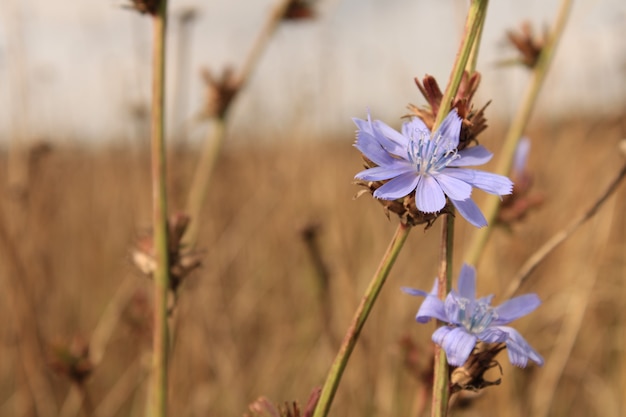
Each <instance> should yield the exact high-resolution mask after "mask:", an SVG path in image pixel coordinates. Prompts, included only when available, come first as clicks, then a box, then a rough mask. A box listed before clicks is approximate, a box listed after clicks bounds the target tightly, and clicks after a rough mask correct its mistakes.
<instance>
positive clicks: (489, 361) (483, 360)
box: [450, 342, 506, 393]
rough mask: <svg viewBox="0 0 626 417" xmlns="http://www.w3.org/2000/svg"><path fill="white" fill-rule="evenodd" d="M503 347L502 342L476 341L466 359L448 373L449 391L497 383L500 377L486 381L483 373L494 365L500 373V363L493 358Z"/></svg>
mask: <svg viewBox="0 0 626 417" xmlns="http://www.w3.org/2000/svg"><path fill="white" fill-rule="evenodd" d="M505 347H506V346H505V344H504V343H483V342H478V343H477V344H476V346H475V347H474V350H473V351H472V353H471V354H470V356H469V358H467V361H466V362H465V363H464V364H463V365H462V366H459V367H458V368H454V370H452V374H451V375H450V389H451V392H452V393H455V392H458V391H461V390H469V391H478V390H481V389H483V388H485V387H489V386H491V385H499V384H500V382H501V379H499V378H498V379H496V380H495V381H487V380H485V377H484V375H485V372H487V371H488V370H490V369H492V368H495V367H498V368H499V369H500V373H502V368H501V367H500V364H499V363H498V362H497V361H496V360H495V359H494V358H495V357H496V355H497V354H498V353H499V352H500V351H501V350H502V349H504V348H505Z"/></svg>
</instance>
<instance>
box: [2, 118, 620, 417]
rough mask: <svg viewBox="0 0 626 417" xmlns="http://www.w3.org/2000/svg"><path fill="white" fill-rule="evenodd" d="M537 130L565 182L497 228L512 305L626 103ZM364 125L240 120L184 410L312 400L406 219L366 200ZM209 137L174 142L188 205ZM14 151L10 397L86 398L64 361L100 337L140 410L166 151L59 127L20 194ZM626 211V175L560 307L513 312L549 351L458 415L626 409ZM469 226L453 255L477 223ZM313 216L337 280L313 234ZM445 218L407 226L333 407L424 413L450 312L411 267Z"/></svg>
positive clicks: (573, 250)
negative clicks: (76, 137)
mask: <svg viewBox="0 0 626 417" xmlns="http://www.w3.org/2000/svg"><path fill="white" fill-rule="evenodd" d="M503 133H504V128H503V127H499V126H497V124H496V125H495V126H494V127H492V128H490V129H489V130H488V131H487V132H486V133H485V134H484V136H483V137H484V138H483V140H482V143H483V144H485V145H486V146H487V147H489V148H490V149H491V150H493V151H497V148H498V141H499V138H501V137H502V135H503ZM529 136H531V137H532V139H533V149H532V154H531V159H530V168H531V169H532V171H533V173H534V176H535V185H534V191H535V192H537V193H540V194H542V195H543V196H544V198H545V201H544V203H543V205H542V206H541V207H540V208H539V209H537V210H535V211H533V212H531V213H530V214H529V215H528V216H527V218H526V219H525V220H524V221H522V222H520V223H517V224H515V225H514V226H513V228H512V230H505V229H503V228H500V229H498V230H496V231H495V233H494V235H493V236H492V240H491V241H490V244H489V247H488V249H487V251H486V253H485V254H484V256H483V258H482V260H481V262H480V264H479V265H478V285H479V293H483V294H486V293H495V294H496V303H497V302H499V301H502V299H501V298H499V297H498V295H499V294H501V293H502V292H503V291H504V290H505V289H506V287H507V283H508V280H509V279H510V277H511V276H512V275H513V274H514V273H515V272H516V271H517V270H518V268H519V267H520V265H521V264H522V263H523V262H524V261H525V260H526V258H527V257H528V256H529V255H530V254H532V253H533V252H534V251H535V250H536V249H537V248H538V247H539V246H540V245H541V244H542V243H544V242H545V241H546V240H547V239H549V238H550V237H551V236H553V235H554V234H555V233H556V232H558V231H560V230H561V229H563V228H564V227H566V226H567V225H568V223H569V222H570V221H571V220H572V219H573V218H574V217H576V216H578V215H579V214H581V213H582V212H583V211H585V210H586V209H587V208H588V207H590V206H591V205H592V204H593V202H594V201H595V199H596V198H597V197H598V196H599V195H600V194H601V193H602V192H603V190H604V189H605V188H606V186H607V185H608V184H609V182H610V181H611V180H612V178H613V177H614V176H615V174H616V173H617V171H618V170H619V168H620V167H621V164H622V163H623V161H624V159H623V157H621V156H620V154H619V152H618V151H617V143H618V142H619V140H620V139H621V138H623V137H625V136H626V121H625V120H615V119H613V120H608V119H607V120H603V119H602V120H600V119H594V120H578V119H576V120H569V121H550V122H546V121H543V122H541V121H535V122H533V126H532V129H531V131H530V132H529ZM351 141H352V137H350V135H348V136H346V137H344V138H341V139H340V140H337V141H333V142H330V141H325V142H322V141H320V142H318V143H314V144H313V143H308V144H304V143H302V142H299V143H297V144H281V146H280V147H278V146H276V147H271V146H268V147H259V148H254V147H250V146H249V145H248V144H247V143H245V142H244V139H242V138H232V140H231V142H230V143H229V146H228V147H227V149H226V150H225V152H224V154H223V157H222V158H221V159H220V161H219V164H218V166H217V169H216V173H215V176H214V181H213V183H212V186H211V190H210V193H209V197H208V201H207V203H206V208H205V210H204V212H203V217H202V218H201V219H199V221H200V222H201V232H200V238H199V247H200V249H201V250H202V252H203V266H202V268H201V269H200V270H199V271H197V272H195V273H194V274H193V275H192V276H191V277H189V278H188V279H187V280H186V281H185V282H184V283H183V286H182V288H181V291H180V296H179V299H178V303H177V308H176V310H175V314H174V318H173V321H174V323H175V335H174V339H175V340H174V344H173V357H172V362H171V368H170V371H171V402H170V411H171V415H173V416H181V417H187V416H189V417H200V416H242V415H243V414H244V413H246V412H247V410H248V404H249V403H251V402H252V401H254V400H255V399H256V398H257V397H259V396H260V395H265V396H267V397H268V398H270V399H271V400H272V401H275V402H282V401H286V400H289V401H291V400H298V401H299V403H300V404H302V405H304V404H305V403H306V400H307V397H308V395H309V393H310V392H311V390H312V388H313V387H314V386H316V385H320V384H321V383H322V382H323V379H324V377H325V375H326V372H327V370H328V367H329V365H330V362H331V360H332V358H333V356H334V353H335V351H336V348H337V346H338V340H340V339H341V337H342V335H343V333H344V331H345V329H346V326H347V325H348V323H349V321H350V319H351V316H352V313H353V310H354V308H355V307H356V305H357V303H358V300H359V298H360V297H361V294H362V292H363V291H364V289H365V286H366V285H367V282H368V281H369V279H370V277H371V274H372V273H373V272H374V270H375V268H376V266H377V263H378V260H379V259H380V257H381V255H382V253H383V252H384V250H385V247H386V245H387V243H388V240H389V238H390V237H391V235H392V234H393V231H394V229H395V225H396V223H397V219H395V218H392V219H390V220H387V219H386V218H385V216H384V215H383V212H382V210H381V207H380V206H379V205H378V204H377V203H376V202H374V201H372V200H371V198H370V197H368V196H363V197H361V198H359V199H357V200H353V199H352V197H353V196H354V194H355V193H356V192H357V191H358V189H357V188H356V187H355V186H354V185H352V184H351V181H352V177H353V175H354V174H355V173H356V172H357V171H358V170H360V168H361V162H360V157H359V155H358V153H357V151H356V150H354V149H353V148H352V147H351V146H350V145H351ZM496 155H497V153H496ZM196 157H197V153H196V152H191V151H186V152H182V151H180V152H172V153H171V154H170V155H169V162H170V166H169V174H170V197H171V207H172V209H179V208H183V207H184V202H185V198H186V191H187V184H189V181H190V177H191V175H192V173H193V169H194V164H195V162H196ZM7 158H8V157H7V154H6V152H3V153H2V154H1V156H0V166H1V167H3V168H2V169H1V170H0V195H1V196H2V199H1V200H0V201H1V203H0V209H1V212H0V213H1V215H2V216H1V217H0V222H1V224H0V226H1V229H2V233H3V236H2V241H0V289H1V290H0V317H3V320H2V323H3V325H2V326H0V415H1V416H36V415H41V416H56V415H68V416H69V415H80V413H75V410H76V407H75V406H76V402H75V400H76V395H77V392H78V391H77V390H75V389H71V384H70V382H69V379H68V378H67V377H65V376H63V375H59V374H58V373H56V372H54V371H53V370H52V368H50V367H49V364H50V363H51V362H54V361H55V360H58V357H59V356H60V355H62V352H61V351H60V349H62V348H61V347H60V346H61V345H63V344H64V343H65V344H67V343H70V344H71V343H72V341H74V342H73V343H74V345H79V344H80V342H79V341H78V340H81V339H82V340H83V342H84V343H87V342H89V344H90V347H89V349H90V350H89V355H90V361H91V362H93V364H94V365H93V366H94V369H93V372H92V374H91V375H90V376H89V378H88V379H87V380H86V382H85V384H84V386H85V391H86V392H87V394H88V400H89V403H90V407H91V408H92V411H93V413H94V415H97V416H103V417H104V416H139V415H142V414H143V413H142V410H143V405H144V402H145V387H146V377H147V376H146V364H149V350H150V341H149V338H150V316H149V314H150V303H151V292H150V291H151V290H150V289H151V287H150V281H149V280H148V279H147V278H144V277H143V276H141V275H140V274H139V273H138V272H137V271H136V270H135V269H134V267H133V266H132V264H131V262H130V255H129V253H130V252H129V250H130V248H131V246H132V244H133V241H134V239H135V238H136V236H137V235H139V234H140V233H141V232H143V231H144V230H145V229H146V228H147V227H149V224H150V201H151V191H150V180H149V165H148V164H149V161H148V150H147V149H141V147H139V146H128V147H121V146H118V147H116V146H113V145H111V146H104V147H101V148H99V149H86V148H81V147H79V146H68V145H54V146H53V147H52V148H51V149H50V150H49V151H47V152H46V153H38V154H33V155H32V157H31V159H30V166H29V180H28V185H27V187H26V188H25V190H23V191H24V192H22V193H16V192H15V190H10V189H9V188H8V185H7V184H8V178H7V171H8V170H7V169H6V167H7V165H8V159H7ZM483 197H484V195H481V194H480V192H478V193H477V197H476V198H477V200H478V201H479V202H480V201H481V199H482V198H483ZM624 212H626V187H625V186H624V184H621V186H620V187H619V189H618V191H617V193H616V195H614V196H613V197H611V198H610V199H609V200H608V201H607V203H606V204H605V205H604V206H603V207H602V208H601V210H600V211H599V212H598V213H597V215H596V216H595V217H593V218H592V219H591V220H590V221H589V222H588V223H586V224H584V225H583V226H582V227H581V228H580V229H579V230H578V231H577V232H576V233H575V234H574V235H573V236H572V237H571V238H570V239H569V240H567V241H566V242H565V244H564V245H563V246H561V247H560V248H558V249H557V250H556V251H555V252H554V253H552V254H551V255H550V256H549V257H548V258H547V259H546V261H545V262H544V263H543V264H542V265H541V266H540V267H539V268H538V270H537V271H536V272H535V273H534V274H533V276H532V277H531V279H530V280H529V281H528V282H527V284H526V285H524V287H523V289H522V291H521V292H522V293H524V292H536V293H538V294H539V296H540V297H541V299H542V300H543V305H542V306H541V307H540V308H539V309H538V310H537V311H535V312H534V313H532V314H531V315H530V316H528V317H525V318H524V319H522V320H520V321H519V322H516V324H515V326H516V327H517V328H518V329H519V330H520V331H521V332H522V333H523V334H524V335H525V336H526V338H527V339H528V340H529V342H530V343H531V344H532V345H533V346H534V347H535V348H537V349H538V350H539V352H541V354H542V355H544V357H545V359H546V364H545V366H544V367H543V368H537V367H535V366H534V365H533V366H530V367H529V368H527V369H525V370H518V369H514V368H512V367H511V366H510V365H509V364H508V360H507V359H506V355H505V354H504V353H502V354H501V355H500V356H499V361H500V363H501V364H502V373H503V375H502V384H501V385H500V386H497V387H490V388H487V389H485V390H483V391H482V392H480V393H477V394H473V393H472V394H471V395H470V396H467V397H466V398H464V399H463V401H457V402H456V405H455V408H456V409H455V411H454V413H453V415H454V416H494V417H495V416H498V417H500V416H504V417H507V416H511V417H521V416H548V415H549V416H555V417H559V416H569V417H587V416H592V415H596V416H607V417H618V416H622V415H624V413H626V402H625V400H624V395H623V394H624V387H625V385H626V384H625V381H626V312H625V311H626V310H625V309H624V300H625V299H626V282H625V280H624V278H625V275H626V274H625V272H626V267H625V262H626V261H625V256H624V255H625V253H626V247H625V246H626V234H625V222H624ZM457 224H458V231H457V244H456V248H455V249H456V254H457V258H458V261H457V262H456V265H455V271H458V269H459V266H460V261H461V259H462V255H463V250H464V247H465V245H466V243H467V241H468V239H469V237H470V233H471V231H472V230H471V229H470V228H469V227H467V225H466V224H464V222H463V221H459V222H457ZM313 226H315V227H316V229H315V230H316V239H317V240H316V242H317V243H318V244H319V249H320V252H321V256H322V259H323V262H324V263H325V265H326V267H327V270H328V277H329V281H328V285H325V283H324V282H323V281H321V280H320V276H319V274H318V273H316V270H315V268H314V265H313V263H312V260H311V256H310V253H309V252H308V251H307V246H306V245H305V242H304V240H303V237H302V236H303V230H305V229H306V228H309V227H313ZM438 237H439V225H438V224H436V225H435V226H434V227H433V228H432V229H431V230H428V231H426V232H424V231H423V230H422V229H421V228H420V229H415V230H414V231H412V233H411V235H410V236H409V240H408V243H407V245H406V247H405V249H404V251H403V252H402V254H401V255H400V257H399V259H398V262H397V264H396V266H395V268H394V270H393V271H392V273H391V275H390V277H389V280H388V282H387V284H386V286H385V288H384V289H383V291H382V294H381V297H380V300H379V303H378V304H377V305H376V306H375V308H374V310H373V312H372V315H371V317H370V321H369V322H368V323H367V324H366V326H365V329H364V332H363V334H362V339H361V341H360V343H359V345H357V348H356V350H355V353H354V355H353V357H352V359H351V362H350V363H349V365H348V369H347V371H346V374H345V377H344V380H343V382H342V385H341V386H340V388H339V392H338V395H337V398H336V400H335V404H334V405H333V408H332V410H331V414H332V415H334V416H341V417H352V416H354V417H356V416H359V417H364V416H381V417H382V416H414V415H415V413H416V411H415V410H416V409H418V408H419V407H420V401H421V398H422V397H421V395H422V394H423V391H422V390H423V387H424V385H423V383H422V380H423V377H422V376H420V375H419V374H416V371H415V367H413V365H416V366H417V368H419V369H421V370H420V372H427V370H426V369H425V367H426V364H427V362H428V360H429V355H430V354H431V349H432V348H431V345H430V342H429V338H430V333H431V332H432V330H433V328H432V327H431V326H428V325H418V324H417V323H415V321H414V315H415V313H416V311H417V308H418V306H419V303H420V300H419V299H416V298H412V297H410V296H407V295H405V294H404V293H402V292H401V291H400V287H401V286H413V287H418V288H423V289H427V288H430V286H431V283H432V279H433V277H434V276H435V274H436V268H437V266H436V261H437V240H438ZM407 340H412V341H413V343H414V344H415V347H416V348H415V349H414V350H411V349H408V348H407V343H408V342H407ZM403 341H404V342H403ZM59 352H61V353H59ZM407 363H409V364H410V365H409V364H407ZM86 366H87V365H86ZM491 376H493V377H494V379H495V378H497V377H499V375H498V371H497V369H495V370H493V371H492V374H491ZM33 387H34V388H33ZM35 404H37V406H35Z"/></svg>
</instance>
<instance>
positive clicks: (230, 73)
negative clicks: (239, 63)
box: [200, 67, 241, 119]
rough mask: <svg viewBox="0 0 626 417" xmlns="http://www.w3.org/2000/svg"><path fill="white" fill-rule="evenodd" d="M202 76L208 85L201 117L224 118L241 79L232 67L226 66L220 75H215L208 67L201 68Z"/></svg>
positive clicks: (237, 90) (239, 86)
mask: <svg viewBox="0 0 626 417" xmlns="http://www.w3.org/2000/svg"><path fill="white" fill-rule="evenodd" d="M201 76H202V79H203V80H204V84H205V86H206V99H205V104H204V109H203V110H202V111H201V114H200V117H202V118H212V117H217V118H220V119H223V118H224V117H225V116H226V112H227V111H228V108H229V107H230V103H231V102H232V101H233V99H234V98H235V96H236V95H237V93H238V92H239V89H240V88H241V80H239V79H238V77H236V76H235V71H234V69H233V68H232V67H226V68H224V70H223V71H222V74H221V75H220V76H219V77H216V76H215V75H213V73H212V72H211V71H209V69H207V68H203V69H202V70H201Z"/></svg>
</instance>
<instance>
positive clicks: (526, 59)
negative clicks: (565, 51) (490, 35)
mask: <svg viewBox="0 0 626 417" xmlns="http://www.w3.org/2000/svg"><path fill="white" fill-rule="evenodd" d="M506 36H507V39H508V41H509V42H510V43H511V44H512V45H513V46H514V47H515V48H516V49H517V50H518V52H519V53H520V57H519V58H517V59H515V60H514V61H513V62H515V63H520V64H522V65H524V66H526V67H528V68H530V69H532V68H534V67H535V65H537V60H538V59H539V56H540V55H541V51H542V50H543V47H544V46H545V44H546V40H547V39H548V31H547V29H546V30H544V32H543V35H541V36H535V34H534V33H533V29H532V26H531V25H530V23H529V22H523V23H522V24H521V25H520V30H519V32H515V31H513V30H508V31H507V32H506Z"/></svg>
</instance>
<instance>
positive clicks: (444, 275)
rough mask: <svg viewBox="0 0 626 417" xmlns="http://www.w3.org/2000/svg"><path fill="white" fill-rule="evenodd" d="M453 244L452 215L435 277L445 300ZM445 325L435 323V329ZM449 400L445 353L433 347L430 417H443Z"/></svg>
mask: <svg viewBox="0 0 626 417" xmlns="http://www.w3.org/2000/svg"><path fill="white" fill-rule="evenodd" d="M453 242H454V213H449V214H446V215H445V222H443V225H442V228H441V248H440V252H439V274H438V275H437V283H438V285H437V287H438V294H437V296H438V297H439V298H440V299H442V300H443V299H445V298H446V295H447V294H448V292H450V287H451V286H452V255H453V246H454V245H453ZM441 325H445V323H441V322H439V321H438V322H437V327H439V326H441ZM449 400H450V371H449V366H448V360H447V358H446V352H445V351H444V350H443V349H442V348H441V347H440V346H439V345H435V375H434V380H433V402H432V409H431V415H432V416H433V417H445V416H446V415H447V413H448V402H449Z"/></svg>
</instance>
